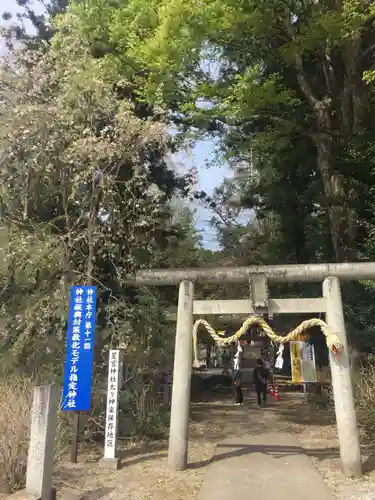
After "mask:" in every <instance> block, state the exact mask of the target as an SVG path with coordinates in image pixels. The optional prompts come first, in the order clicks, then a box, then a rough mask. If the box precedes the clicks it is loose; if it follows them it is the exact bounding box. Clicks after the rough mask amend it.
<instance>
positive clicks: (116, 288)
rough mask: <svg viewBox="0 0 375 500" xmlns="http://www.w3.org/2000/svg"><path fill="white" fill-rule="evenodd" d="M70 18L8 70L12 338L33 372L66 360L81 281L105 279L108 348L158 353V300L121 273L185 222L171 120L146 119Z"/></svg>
mask: <svg viewBox="0 0 375 500" xmlns="http://www.w3.org/2000/svg"><path fill="white" fill-rule="evenodd" d="M61 22H62V25H63V28H64V29H63V30H62V29H61V31H60V32H59V33H57V34H56V35H55V36H54V38H53V40H52V43H51V47H50V49H49V50H48V51H47V52H44V53H42V54H41V53H40V52H37V53H34V52H33V51H32V50H31V49H30V50H29V51H28V52H27V57H28V58H29V60H32V64H29V65H26V66H22V68H21V69H18V66H17V64H14V65H12V66H7V67H6V68H4V70H3V74H2V80H3V81H4V82H6V83H7V89H8V94H7V98H6V99H4V101H3V106H2V107H1V111H0V113H1V126H0V137H1V139H0V143H1V154H0V158H1V162H0V178H1V182H0V184H1V186H2V187H1V193H0V201H1V220H2V224H3V225H4V226H5V227H6V228H7V234H8V245H7V246H8V248H7V250H6V266H5V267H4V268H2V270H1V288H2V299H3V300H2V316H3V317H5V318H8V320H9V321H8V325H7V337H6V342H5V343H4V345H3V348H4V349H6V350H7V351H8V360H12V359H13V360H15V362H16V363H18V365H19V366H20V361H21V366H23V369H25V370H28V371H29V372H30V371H31V372H33V373H36V372H38V371H39V369H40V366H41V364H42V365H43V364H45V362H46V360H49V359H54V364H53V366H52V365H51V364H50V365H47V367H49V368H51V366H52V369H56V368H55V367H56V360H62V358H63V355H64V353H63V351H64V337H65V327H66V310H67V297H68V290H69V288H70V286H71V285H72V284H73V283H77V282H79V283H83V282H86V283H88V282H92V283H93V284H95V285H98V286H99V289H100V295H99V314H98V334H97V348H98V350H99V351H101V348H102V347H103V346H108V345H110V344H112V343H114V344H115V345H116V344H119V343H122V344H124V345H127V344H129V349H128V353H129V354H131V352H132V350H134V349H135V350H137V349H138V347H137V346H139V348H141V349H142V351H143V352H146V351H147V352H149V350H150V349H151V348H152V347H155V342H156V343H159V347H160V345H163V342H165V341H168V340H169V339H168V337H167V336H165V331H164V332H163V328H164V323H163V317H164V312H163V308H162V307H160V308H159V307H157V298H156V299H155V296H154V297H153V295H152V293H151V294H150V293H149V292H148V291H147V290H146V291H145V290H140V291H137V290H134V289H132V287H129V286H128V285H126V284H125V281H124V279H125V276H127V275H129V274H131V273H133V272H134V271H135V269H137V268H139V267H145V266H147V267H148V266H152V265H153V264H154V263H157V262H159V261H160V258H161V255H163V250H167V249H168V247H169V245H170V243H171V239H172V238H175V237H176V236H177V235H181V234H183V235H184V234H185V232H184V231H185V228H186V230H187V227H188V221H186V222H184V224H182V223H181V221H173V220H172V210H171V205H170V202H171V199H172V197H173V196H174V195H177V194H178V193H179V187H182V186H183V185H184V184H183V182H182V180H181V179H179V178H178V177H177V176H176V174H175V173H174V172H173V171H171V170H170V169H168V168H167V166H166V163H165V161H164V157H165V155H166V153H167V152H169V149H168V140H167V133H166V127H165V124H164V123H163V122H162V121H161V120H159V121H152V120H147V119H141V118H139V117H138V116H137V111H136V109H135V108H136V106H135V105H134V103H133V102H132V101H131V100H130V99H128V98H119V93H118V87H119V83H118V81H117V82H116V85H114V82H113V80H110V79H108V75H107V73H106V72H105V71H104V69H103V64H102V61H101V60H98V59H95V58H93V57H92V55H91V53H90V47H89V44H88V43H85V42H84V41H82V40H80V39H79V38H78V37H77V36H76V32H75V31H74V19H72V18H71V17H69V15H68V14H66V15H65V17H63V18H62V19H61ZM23 57H25V56H23ZM12 68H16V69H15V70H14V69H12ZM192 244H193V243H192ZM178 248H180V247H179V245H178V244H175V249H178ZM141 311H142V313H141ZM145 311H148V312H147V314H146V312H145ZM140 317H141V318H143V323H142V324H141V323H140ZM145 319H147V321H146V323H147V325H146V324H145ZM134 331H140V332H141V334H142V335H140V336H139V337H138V338H134ZM161 332H163V333H164V336H162V335H161ZM157 339H159V340H158V341H157ZM160 339H162V340H163V342H162V343H161V344H160ZM9 353H12V354H13V358H12V356H10V355H9ZM60 366H61V364H59V363H58V364H57V367H58V371H59V370H60Z"/></svg>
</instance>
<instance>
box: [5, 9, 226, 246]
mask: <svg viewBox="0 0 375 500" xmlns="http://www.w3.org/2000/svg"><path fill="white" fill-rule="evenodd" d="M5 11H6V12H11V13H12V14H15V13H16V12H17V3H16V0H0V12H1V13H2V12H5ZM0 53H1V47H0ZM214 148H215V145H214V143H213V142H212V141H210V140H203V141H199V142H197V144H196V145H195V147H194V148H193V149H192V151H191V152H190V153H187V152H181V153H179V154H178V155H175V156H174V158H173V160H174V163H176V164H177V165H178V168H179V169H180V170H181V172H188V171H189V169H190V168H192V167H196V169H197V171H198V184H197V186H196V189H197V190H199V191H200V190H202V191H205V192H206V193H207V194H209V195H210V194H212V193H213V191H214V189H215V187H216V186H219V185H220V184H221V183H222V182H223V181H224V179H225V178H229V177H231V171H230V168H229V166H228V165H227V164H225V163H223V165H221V166H218V165H215V166H212V167H209V168H208V167H207V163H208V162H209V161H210V159H212V157H213V155H214ZM191 208H193V209H196V228H197V229H198V231H199V233H200V235H201V238H202V243H203V245H204V247H205V248H210V249H216V248H217V241H216V237H215V230H214V229H213V228H212V227H211V226H210V224H209V220H210V218H211V216H212V214H211V212H210V211H209V210H207V209H205V208H204V207H203V206H202V205H201V204H200V203H199V202H195V203H193V206H192V207H191Z"/></svg>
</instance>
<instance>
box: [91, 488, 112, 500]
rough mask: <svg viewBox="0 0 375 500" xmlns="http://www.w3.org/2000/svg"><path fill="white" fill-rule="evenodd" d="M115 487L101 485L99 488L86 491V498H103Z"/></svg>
mask: <svg viewBox="0 0 375 500" xmlns="http://www.w3.org/2000/svg"><path fill="white" fill-rule="evenodd" d="M114 489H115V488H113V487H108V486H101V487H99V488H96V489H95V490H90V491H88V492H87V493H85V498H87V500H99V499H100V498H103V497H105V496H106V495H109V494H110V493H112V491H113V490H114Z"/></svg>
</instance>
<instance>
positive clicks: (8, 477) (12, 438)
mask: <svg viewBox="0 0 375 500" xmlns="http://www.w3.org/2000/svg"><path fill="white" fill-rule="evenodd" d="M31 403H32V383H31V381H30V380H28V379H23V378H19V377H15V376H12V377H7V378H1V379H0V491H2V492H5V493H10V492H12V491H14V490H16V489H17V488H20V487H21V486H22V484H23V482H24V479H25V474H26V464H27V446H28V439H29V428H30V408H31Z"/></svg>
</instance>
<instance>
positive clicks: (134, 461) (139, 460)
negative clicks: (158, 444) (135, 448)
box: [120, 451, 167, 469]
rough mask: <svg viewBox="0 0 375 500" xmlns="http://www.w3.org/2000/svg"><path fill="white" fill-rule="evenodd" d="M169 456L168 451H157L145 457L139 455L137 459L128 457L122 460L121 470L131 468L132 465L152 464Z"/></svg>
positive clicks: (146, 454) (144, 455)
mask: <svg viewBox="0 0 375 500" xmlns="http://www.w3.org/2000/svg"><path fill="white" fill-rule="evenodd" d="M166 456H167V452H166V451H156V452H151V453H145V454H143V455H138V456H135V457H128V458H125V459H122V460H121V465H120V469H125V468H126V467H131V466H132V465H137V464H141V463H144V462H150V461H152V460H156V459H158V458H163V457H166Z"/></svg>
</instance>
